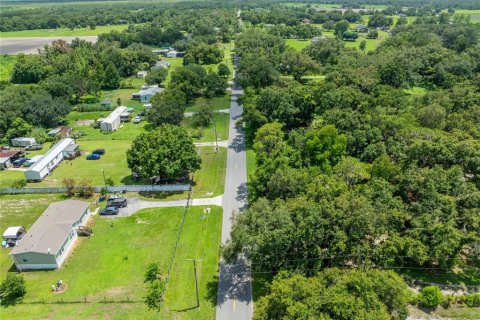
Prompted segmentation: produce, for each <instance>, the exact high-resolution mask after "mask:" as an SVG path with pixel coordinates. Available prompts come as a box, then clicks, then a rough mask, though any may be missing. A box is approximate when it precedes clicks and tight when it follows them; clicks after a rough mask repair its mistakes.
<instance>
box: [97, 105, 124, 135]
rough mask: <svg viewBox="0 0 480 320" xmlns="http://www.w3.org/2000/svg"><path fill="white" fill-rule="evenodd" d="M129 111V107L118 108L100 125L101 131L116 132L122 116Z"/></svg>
mask: <svg viewBox="0 0 480 320" xmlns="http://www.w3.org/2000/svg"><path fill="white" fill-rule="evenodd" d="M126 110H127V107H124V106H121V107H117V108H116V109H115V110H113V111H112V113H110V115H109V116H108V117H106V118H105V119H103V121H102V122H101V123H100V129H101V130H103V131H107V132H111V131H116V130H117V129H118V127H119V126H120V115H121V114H122V113H124V112H125V111H126Z"/></svg>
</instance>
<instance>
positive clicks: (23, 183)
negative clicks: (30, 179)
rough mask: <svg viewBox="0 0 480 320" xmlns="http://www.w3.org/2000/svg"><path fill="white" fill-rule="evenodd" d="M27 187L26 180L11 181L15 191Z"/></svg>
mask: <svg viewBox="0 0 480 320" xmlns="http://www.w3.org/2000/svg"><path fill="white" fill-rule="evenodd" d="M26 185H27V181H26V180H25V179H14V180H12V181H10V188H14V189H21V188H24V187H25V186H26Z"/></svg>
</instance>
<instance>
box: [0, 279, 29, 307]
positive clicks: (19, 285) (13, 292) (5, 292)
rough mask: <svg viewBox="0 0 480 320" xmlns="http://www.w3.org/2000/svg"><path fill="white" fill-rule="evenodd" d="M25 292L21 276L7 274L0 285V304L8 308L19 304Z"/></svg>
mask: <svg viewBox="0 0 480 320" xmlns="http://www.w3.org/2000/svg"><path fill="white" fill-rule="evenodd" d="M26 292H27V290H26V286H25V280H24V279H23V276H21V275H17V274H15V273H11V272H8V273H7V278H6V279H5V280H3V282H2V283H1V284H0V304H1V305H2V306H8V305H13V304H15V303H17V302H20V301H21V300H22V299H23V296H24V295H25V293H26Z"/></svg>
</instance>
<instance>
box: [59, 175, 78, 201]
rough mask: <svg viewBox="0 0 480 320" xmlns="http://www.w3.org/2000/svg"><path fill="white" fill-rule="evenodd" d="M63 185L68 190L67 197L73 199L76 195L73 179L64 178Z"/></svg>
mask: <svg viewBox="0 0 480 320" xmlns="http://www.w3.org/2000/svg"><path fill="white" fill-rule="evenodd" d="M62 183H63V185H64V186H65V188H67V196H69V197H73V196H74V195H75V180H74V179H72V178H64V179H63V180H62Z"/></svg>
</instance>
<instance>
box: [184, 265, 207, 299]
mask: <svg viewBox="0 0 480 320" xmlns="http://www.w3.org/2000/svg"><path fill="white" fill-rule="evenodd" d="M187 260H192V261H193V277H194V278H195V291H196V293H197V306H196V308H198V307H200V297H199V295H198V280H197V261H198V262H202V261H203V260H196V259H187Z"/></svg>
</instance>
